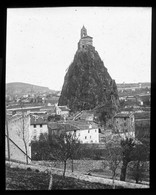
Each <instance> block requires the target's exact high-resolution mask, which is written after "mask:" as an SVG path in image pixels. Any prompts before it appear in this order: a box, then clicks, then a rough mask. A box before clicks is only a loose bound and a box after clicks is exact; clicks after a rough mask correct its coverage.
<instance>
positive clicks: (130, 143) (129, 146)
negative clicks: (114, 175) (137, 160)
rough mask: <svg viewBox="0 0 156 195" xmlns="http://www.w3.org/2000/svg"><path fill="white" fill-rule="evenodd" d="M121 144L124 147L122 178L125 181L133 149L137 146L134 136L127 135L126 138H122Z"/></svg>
mask: <svg viewBox="0 0 156 195" xmlns="http://www.w3.org/2000/svg"><path fill="white" fill-rule="evenodd" d="M120 145H121V149H122V168H121V175H120V180H121V181H125V179H126V171H127V165H128V163H129V162H130V161H131V160H132V151H133V149H134V147H135V142H134V139H133V138H128V137H126V139H122V140H121V142H120Z"/></svg>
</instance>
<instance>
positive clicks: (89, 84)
mask: <svg viewBox="0 0 156 195" xmlns="http://www.w3.org/2000/svg"><path fill="white" fill-rule="evenodd" d="M108 102H111V103H112V104H114V105H115V106H116V107H117V106H118V104H119V100H118V92H117V86H116V83H115V81H114V80H112V78H111V77H110V75H109V73H108V71H107V68H106V67H105V66H104V63H103V61H102V60H101V59H100V56H99V54H98V52H97V51H96V50H95V48H94V47H93V46H91V45H88V46H87V47H86V48H85V49H79V50H77V52H76V54H75V56H74V60H73V62H72V64H71V65H70V66H69V68H68V71H67V73H66V75H65V79H64V84H63V87H62V91H61V96H60V98H59V102H58V104H59V105H67V106H68V107H69V108H70V109H71V111H73V112H75V111H81V110H89V109H93V108H95V107H96V106H100V105H104V104H107V103H108Z"/></svg>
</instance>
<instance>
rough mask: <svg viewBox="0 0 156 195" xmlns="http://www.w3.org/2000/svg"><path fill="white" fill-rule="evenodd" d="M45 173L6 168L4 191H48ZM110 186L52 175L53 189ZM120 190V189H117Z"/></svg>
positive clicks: (47, 177) (109, 187)
mask: <svg viewBox="0 0 156 195" xmlns="http://www.w3.org/2000/svg"><path fill="white" fill-rule="evenodd" d="M48 185H49V175H48V174H47V173H43V172H38V171H33V170H24V169H19V168H10V167H8V166H6V190H48ZM111 188H112V187H111V186H108V185H104V184H100V183H91V182H87V181H83V180H79V179H74V178H70V177H66V178H63V177H62V176H59V175H53V189H111ZM118 188H121V187H118Z"/></svg>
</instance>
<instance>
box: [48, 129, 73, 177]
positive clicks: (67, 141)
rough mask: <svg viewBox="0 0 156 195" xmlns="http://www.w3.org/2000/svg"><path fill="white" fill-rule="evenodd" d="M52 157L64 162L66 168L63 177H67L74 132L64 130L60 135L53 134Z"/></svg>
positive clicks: (51, 139) (51, 140)
mask: <svg viewBox="0 0 156 195" xmlns="http://www.w3.org/2000/svg"><path fill="white" fill-rule="evenodd" d="M49 142H50V143H49V144H50V148H51V156H52V158H54V159H56V160H59V161H61V162H63V164H64V170H63V177H65V172H66V165H67V160H68V159H70V158H71V156H72V155H71V154H72V151H73V149H72V146H73V145H72V142H73V137H72V134H70V133H69V134H67V133H65V132H62V133H61V134H60V135H53V136H52V137H51V138H50V139H49Z"/></svg>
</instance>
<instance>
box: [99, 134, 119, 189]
mask: <svg viewBox="0 0 156 195" xmlns="http://www.w3.org/2000/svg"><path fill="white" fill-rule="evenodd" d="M116 144H117V143H116V140H115V139H113V138H112V139H109V140H108V139H107V138H105V150H106V151H107V154H106V155H105V161H104V162H103V164H104V166H105V165H106V164H108V165H109V169H110V170H111V172H112V186H113V189H115V179H116V176H117V170H118V168H119V166H120V163H121V160H122V158H121V156H122V155H121V149H120V148H119V147H117V146H116Z"/></svg>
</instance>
